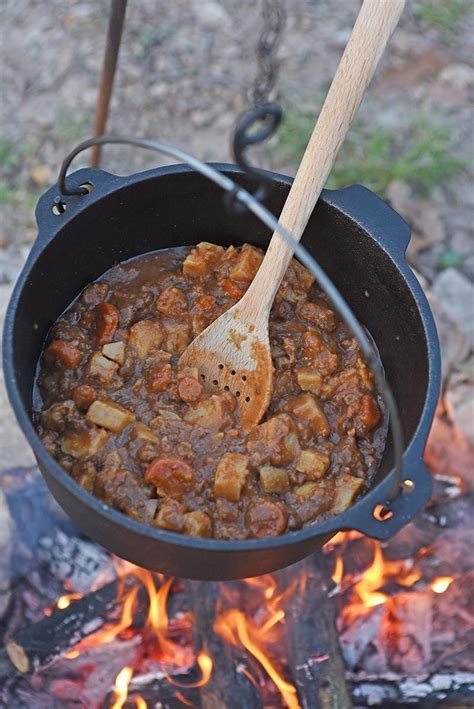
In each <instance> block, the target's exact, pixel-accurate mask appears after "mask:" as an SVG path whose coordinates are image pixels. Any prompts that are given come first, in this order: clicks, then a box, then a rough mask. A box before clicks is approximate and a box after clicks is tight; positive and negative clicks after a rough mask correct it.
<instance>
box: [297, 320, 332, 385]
mask: <svg viewBox="0 0 474 709" xmlns="http://www.w3.org/2000/svg"><path fill="white" fill-rule="evenodd" d="M302 345H303V346H302V352H301V354H302V357H303V359H304V360H305V362H306V363H307V364H309V365H310V366H311V367H313V368H315V369H317V370H318V371H320V372H321V373H322V374H326V375H327V374H332V373H333V372H335V371H336V370H337V369H339V366H340V357H339V355H338V354H337V352H333V351H332V350H331V349H330V347H329V346H328V345H327V343H326V342H325V341H324V340H323V338H322V337H321V335H320V334H319V333H317V332H312V331H311V330H308V331H307V332H305V333H304V335H303V338H302Z"/></svg>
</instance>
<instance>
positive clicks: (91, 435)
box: [61, 428, 109, 458]
mask: <svg viewBox="0 0 474 709" xmlns="http://www.w3.org/2000/svg"><path fill="white" fill-rule="evenodd" d="M108 438H109V436H108V433H107V431H104V429H103V428H90V429H87V430H85V431H80V432H79V433H73V432H68V433H67V434H66V435H65V436H64V439H63V442H62V444H61V450H62V452H63V453H66V455H71V456H72V457H73V458H88V457H90V456H91V455H96V453H98V452H99V451H100V450H101V449H102V448H103V447H104V446H105V444H106V443H107V440H108Z"/></svg>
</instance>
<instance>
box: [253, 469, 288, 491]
mask: <svg viewBox="0 0 474 709" xmlns="http://www.w3.org/2000/svg"><path fill="white" fill-rule="evenodd" d="M258 472H259V474H260V484H261V486H262V487H263V489H264V490H265V492H288V490H289V489H290V481H289V479H288V473H287V471H286V470H285V469H284V468H275V467H274V466H273V465H263V466H262V467H261V468H260V469H259V471H258Z"/></svg>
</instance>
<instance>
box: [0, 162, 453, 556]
mask: <svg viewBox="0 0 474 709" xmlns="http://www.w3.org/2000/svg"><path fill="white" fill-rule="evenodd" d="M210 165H212V167H214V168H215V169H217V170H219V171H222V172H225V173H227V174H229V176H231V177H235V176H238V175H243V174H244V173H243V171H242V170H241V169H240V168H239V167H238V166H237V165H234V164H230V163H210ZM264 172H266V173H267V175H268V176H270V177H271V178H272V179H273V180H274V181H275V182H277V183H280V184H285V185H291V183H292V181H293V178H291V177H288V176H286V175H281V174H279V173H276V172H272V171H264ZM177 173H182V174H185V173H189V174H191V173H193V174H195V171H194V170H193V169H192V168H189V167H188V166H187V165H182V164H177V165H166V166H163V167H158V168H154V169H151V170H146V171H143V172H137V173H134V174H132V175H129V176H125V177H121V176H117V175H113V174H112V173H107V172H104V171H102V170H92V169H89V168H84V169H81V170H78V171H76V172H74V173H72V174H71V175H69V177H68V180H74V181H75V182H76V181H77V184H81V183H82V182H84V181H87V179H88V178H89V179H90V181H91V182H92V180H93V179H94V176H97V175H101V176H104V177H105V178H108V179H107V191H106V193H105V194H98V195H97V196H96V199H97V200H100V199H102V198H104V197H106V196H109V195H111V194H113V193H114V192H119V191H120V190H122V189H126V188H127V187H129V186H130V185H133V184H139V183H141V182H146V181H148V180H149V179H152V178H157V177H167V176H169V175H175V174H177ZM79 176H80V177H79ZM74 178H76V179H74ZM56 193H57V187H56V186H53V187H52V188H50V189H49V190H48V191H47V192H46V193H45V194H44V195H43V196H42V197H41V198H40V200H39V203H38V206H37V210H36V215H37V221H38V223H40V217H41V213H42V212H43V211H44V209H45V206H46V203H47V205H48V206H47V209H48V212H49V213H50V204H51V203H52V201H53V200H52V197H53V196H54V195H55V194H56ZM93 195H94V191H93V192H92V193H91V194H90V195H87V196H86V197H89V196H90V197H93ZM368 197H370V200H369V201H370V203H371V205H372V206H373V205H374V203H376V202H378V203H380V205H383V207H384V209H386V210H387V209H388V210H390V212H391V213H392V215H395V216H396V217H398V219H399V220H400V227H402V226H403V225H404V226H405V229H407V230H408V231H407V238H406V239H405V242H403V241H402V240H401V239H400V240H399V241H398V243H397V244H394V245H393V248H387V244H386V243H385V244H384V243H381V240H380V239H379V238H378V237H377V235H376V234H374V233H373V232H372V231H371V226H373V225H371V214H370V213H368V214H365V217H366V220H365V222H364V219H363V217H362V215H360V214H359V215H357V217H355V215H354V213H353V207H354V199H355V200H356V202H357V201H358V202H364V201H367V198H368ZM320 199H322V200H323V201H324V202H325V203H327V204H328V205H330V206H334V207H335V208H336V209H337V210H338V211H340V212H342V213H343V214H346V215H347V216H348V217H350V218H351V219H353V220H356V221H357V223H358V224H359V225H360V226H361V227H362V228H363V229H364V230H365V231H366V232H367V233H368V234H369V236H371V237H372V238H373V239H374V240H375V241H376V242H377V244H378V246H379V247H380V248H381V249H382V250H383V251H385V253H386V254H387V255H388V256H389V257H390V258H391V260H392V261H394V263H395V265H396V267H397V268H398V269H399V271H400V272H401V273H402V275H403V276H404V279H405V281H406V283H407V285H408V287H409V290H410V292H411V295H412V297H413V298H414V300H415V301H416V303H417V306H418V310H419V315H420V319H421V322H422V325H423V329H424V334H425V338H426V344H427V360H428V382H427V390H426V395H425V401H424V405H423V409H422V412H421V415H420V419H419V421H418V425H417V427H416V430H415V432H414V433H413V435H412V437H411V440H410V442H409V444H408V445H407V446H406V448H405V452H404V455H403V464H404V468H405V469H406V470H409V469H410V466H411V467H414V466H420V465H421V466H422V467H424V466H423V464H422V463H421V456H422V453H423V449H424V446H425V442H426V438H427V436H428V433H429V429H430V427H431V422H432V419H433V415H434V411H435V408H436V404H437V400H438V395H439V388H440V369H441V365H440V352H439V342H438V338H437V334H436V327H435V324H434V320H433V316H432V313H431V310H430V307H429V304H428V301H427V299H426V296H425V294H424V292H423V290H422V288H421V285H420V283H419V281H418V279H417V278H416V276H415V275H414V273H413V272H412V270H411V269H410V267H409V265H408V263H407V261H406V258H405V250H406V247H407V245H408V241H409V237H410V232H409V229H408V227H407V225H406V224H405V222H404V221H403V220H402V219H401V217H399V216H398V215H397V214H396V212H395V211H394V210H392V209H391V208H390V207H388V205H387V204H386V203H385V202H384V201H383V200H381V199H380V198H378V197H377V196H376V195H375V194H374V193H372V192H371V191H370V190H367V189H366V188H365V187H362V186H361V185H351V186H348V187H344V188H342V189H338V190H326V189H325V190H323V191H322V194H321V197H320ZM94 201H95V200H94ZM90 204H91V201H89V200H87V205H85V206H84V209H87V206H89V205H90ZM82 211H83V210H82V209H80V210H79V211H78V212H76V213H75V214H73V215H71V216H70V218H68V219H66V220H65V221H64V223H63V224H61V225H60V228H59V230H57V227H56V231H57V233H56V234H53V235H52V236H51V237H50V238H47V239H46V240H44V241H43V240H42V239H41V236H42V234H41V228H40V230H39V234H38V237H37V239H36V241H35V242H34V244H33V247H32V249H31V252H30V255H29V256H28V259H27V261H26V263H25V265H24V267H23V269H22V271H21V273H20V276H19V277H18V280H17V282H16V284H15V287H14V289H13V292H12V295H11V299H10V302H9V304H8V308H7V312H6V317H5V326H4V334H3V366H4V371H5V375H6V377H5V383H6V388H7V392H8V395H9V399H10V402H11V404H12V407H13V410H14V411H15V415H16V417H17V420H18V423H19V425H20V427H21V429H22V431H23V433H24V434H25V436H26V439H27V442H28V444H29V445H30V447H31V448H32V449H33V452H34V454H35V457H36V458H37V459H38V460H39V461H41V462H42V463H43V464H44V465H45V467H47V468H48V471H49V472H50V473H51V475H52V476H53V477H54V478H55V479H56V482H57V483H59V484H60V485H62V486H63V487H65V488H66V490H67V491H68V492H69V493H70V494H71V495H72V496H73V497H76V498H78V499H79V500H80V501H81V502H83V503H84V504H85V505H86V506H87V507H88V508H90V509H91V511H94V512H95V513H96V514H98V515H100V516H102V517H105V518H106V520H107V521H108V522H109V523H113V524H118V525H119V526H120V527H124V528H126V529H128V530H129V531H130V532H133V533H135V534H139V535H141V536H142V537H146V538H147V539H148V540H149V541H151V542H153V541H159V542H163V543H167V544H169V545H174V546H177V547H185V548H187V549H195V550H201V551H216V552H242V551H248V552H252V551H257V550H259V551H261V550H265V549H275V548H278V547H287V546H288V545H293V544H299V543H301V542H304V541H309V540H311V539H312V538H315V537H319V536H322V535H332V534H335V533H336V532H338V531H341V530H349V529H360V531H362V532H365V533H367V532H366V528H367V527H368V524H364V522H361V523H360V524H359V523H358V522H357V521H356V520H354V519H352V517H353V516H354V515H355V514H356V513H357V512H361V511H362V508H365V510H366V511H367V513H368V514H369V515H370V517H372V512H373V510H374V508H375V507H376V505H377V504H383V503H384V494H383V493H384V491H387V490H388V486H389V484H390V480H391V478H392V476H393V475H394V470H393V469H392V470H391V471H389V472H388V473H387V475H386V476H385V478H384V479H383V480H381V481H380V482H379V483H378V484H377V485H375V486H372V487H370V488H369V490H368V491H367V492H366V493H365V494H364V495H363V496H362V497H361V498H360V499H359V500H357V501H356V502H355V503H354V504H353V505H352V506H351V507H349V508H348V509H347V510H346V511H345V512H343V513H341V514H339V515H335V516H334V517H331V518H329V519H327V520H324V521H322V522H320V523H317V524H312V525H308V526H307V527H303V528H302V529H299V530H296V531H291V532H286V533H285V534H283V535H281V536H278V537H267V538H263V539H246V540H221V539H209V538H201V537H191V536H187V535H183V534H178V533H176V532H170V531H166V530H162V529H159V528H155V527H150V526H148V525H146V524H145V523H143V522H138V521H136V520H134V519H132V518H130V517H128V516H127V515H125V514H124V513H122V512H120V511H118V510H116V509H114V508H113V507H110V506H109V505H106V504H105V503H103V502H101V501H100V500H99V499H98V498H96V497H95V496H94V495H92V494H91V493H89V492H87V491H86V490H85V489H84V488H83V487H82V486H80V485H79V483H77V482H76V481H75V480H73V478H71V477H70V475H69V474H68V473H67V472H66V471H65V470H64V469H63V468H62V467H61V466H60V465H59V463H57V461H56V460H55V459H54V458H53V457H52V456H51V455H50V454H49V453H48V452H47V450H46V448H45V447H44V446H43V444H42V442H41V440H40V438H39V436H38V434H37V432H36V429H35V428H34V426H33V423H32V421H31V419H30V417H29V415H28V413H27V410H26V408H25V407H24V406H23V402H22V400H21V396H20V393H19V390H18V386H17V381H16V376H15V371H14V363H13V331H14V324H15V319H16V308H17V305H18V302H19V299H20V295H21V293H22V291H23V288H24V286H25V285H26V283H27V282H28V278H29V275H30V273H31V271H32V270H33V268H34V267H35V264H36V261H37V259H38V257H39V256H40V254H41V253H42V252H43V250H44V249H45V248H46V247H47V246H48V245H49V243H51V241H52V240H53V239H54V238H55V237H56V236H60V233H61V231H62V229H63V228H66V227H67V225H68V224H69V222H70V221H72V220H73V219H75V218H76V217H78V216H80V214H81V213H82ZM67 214H68V212H66V215H67ZM68 216H69V215H68ZM58 226H59V225H58ZM46 228H47V227H46ZM425 474H426V471H425ZM400 499H402V498H401V497H399V498H397V500H396V501H395V503H394V504H396V503H397V502H398V500H400ZM418 506H419V505H418ZM412 516H413V514H412V515H411V516H410V517H409V518H407V517H406V510H405V514H401V515H398V514H397V515H396V514H394V515H393V518H395V517H397V521H396V524H395V523H394V519H393V518H392V519H388V518H387V520H386V521H380V520H379V521H378V523H377V524H378V526H379V534H376V533H373V531H374V530H371V531H370V535H371V536H374V537H378V538H381V539H382V538H388V537H390V536H391V535H392V534H394V533H395V532H396V531H398V529H399V528H400V527H401V526H403V525H404V524H406V522H407V521H409V519H411V518H412ZM399 517H401V518H403V519H401V520H399V519H398V518H399ZM371 522H372V523H373V522H375V519H371ZM372 526H373V525H372Z"/></svg>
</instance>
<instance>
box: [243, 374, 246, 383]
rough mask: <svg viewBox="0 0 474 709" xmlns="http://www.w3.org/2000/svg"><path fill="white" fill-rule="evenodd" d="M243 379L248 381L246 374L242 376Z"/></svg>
mask: <svg viewBox="0 0 474 709" xmlns="http://www.w3.org/2000/svg"><path fill="white" fill-rule="evenodd" d="M242 381H243V382H246V381H247V377H246V376H245V374H244V375H243V376H242Z"/></svg>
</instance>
